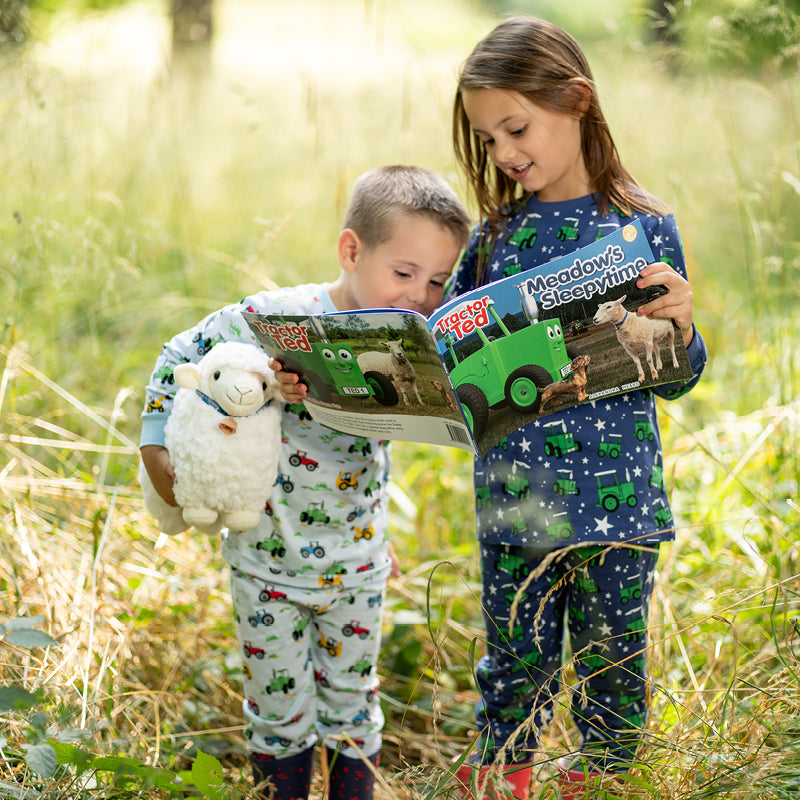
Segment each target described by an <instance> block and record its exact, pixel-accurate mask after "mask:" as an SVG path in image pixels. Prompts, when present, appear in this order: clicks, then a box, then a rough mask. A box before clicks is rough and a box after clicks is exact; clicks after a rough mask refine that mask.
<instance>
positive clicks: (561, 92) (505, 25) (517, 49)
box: [453, 17, 668, 283]
mask: <svg viewBox="0 0 800 800" xmlns="http://www.w3.org/2000/svg"><path fill="white" fill-rule="evenodd" d="M465 89H503V90H506V91H514V92H518V93H519V94H521V95H523V96H524V97H526V98H527V99H528V100H530V101H531V102H532V103H535V104H536V105H538V106H541V107H542V108H545V109H547V110H549V111H555V112H560V113H568V114H581V147H582V151H583V158H584V161H585V163H586V169H587V170H588V172H589V180H590V183H591V185H592V187H593V188H594V191H595V193H596V195H597V202H598V207H599V210H600V213H601V214H605V213H606V212H607V211H608V209H609V206H611V205H614V206H616V207H617V208H619V209H620V210H621V211H623V212H625V213H630V211H631V210H632V209H636V210H638V211H643V212H646V213H652V214H664V213H666V212H667V211H668V209H667V208H666V206H664V205H662V204H661V203H660V202H659V201H658V200H656V199H655V198H653V197H650V196H649V195H648V194H647V193H646V192H644V191H643V190H642V189H641V187H640V186H639V184H638V183H637V182H636V180H635V179H634V178H633V176H632V175H631V174H630V173H629V172H628V171H627V170H626V169H625V167H623V166H622V162H621V161H620V158H619V154H618V152H617V148H616V145H615V144H614V140H613V138H612V137H611V131H610V130H609V127H608V123H607V122H606V119H605V117H604V116H603V112H602V110H601V109H600V102H599V100H598V97H597V92H596V89H595V84H594V78H593V77H592V71H591V68H590V67H589V63H588V61H587V60H586V56H585V55H584V54H583V51H582V50H581V48H580V46H579V45H578V43H577V42H576V41H575V40H574V39H573V38H572V37H571V36H570V35H569V34H568V33H567V32H566V31H564V30H562V29H561V28H559V27H558V26H557V25H553V24H552V23H550V22H547V21H545V20H541V19H537V18H535V17H514V18H511V19H507V20H505V21H504V22H501V23H500V24H499V25H498V26H497V27H496V28H495V29H494V30H493V31H492V32H491V33H490V34H489V35H488V36H486V37H485V38H484V39H483V40H481V41H480V42H478V44H477V45H476V46H475V49H474V50H473V51H472V53H471V54H470V55H469V56H468V57H467V59H466V61H465V62H464V63H463V64H462V66H461V72H460V75H459V80H458V87H457V90H456V97H455V104H454V108H453V143H454V147H455V153H456V158H457V159H458V161H459V163H460V164H461V166H462V167H463V168H464V172H465V173H466V176H467V180H468V182H469V185H470V188H471V189H472V191H473V192H474V193H475V199H476V201H477V204H478V210H479V212H480V217H481V219H482V220H485V223H486V224H485V225H484V227H483V231H484V233H483V235H484V236H485V238H486V240H485V241H484V242H481V246H480V247H479V264H478V283H480V277H481V272H482V271H483V266H484V264H485V263H488V256H489V253H490V252H491V249H492V247H493V245H494V242H495V240H496V239H497V237H498V235H499V232H500V230H501V229H502V227H503V224H504V222H505V220H506V219H507V218H508V217H510V216H512V215H513V214H514V213H515V212H516V211H517V210H518V209H519V208H520V206H521V205H522V204H524V203H525V202H526V201H527V199H528V197H529V195H528V194H527V193H526V192H524V191H523V190H522V189H521V187H520V185H519V183H517V181H514V180H512V179H510V178H509V177H508V176H507V175H505V174H504V173H503V172H502V171H501V170H499V169H498V168H497V167H495V166H494V164H492V162H491V159H490V158H489V157H488V156H487V154H486V148H485V147H484V145H483V143H482V142H481V141H480V139H479V138H478V137H477V136H476V135H475V134H474V133H473V132H472V129H471V127H470V124H469V119H468V118H467V115H466V112H465V111H464V102H463V97H462V92H463V90H465Z"/></svg>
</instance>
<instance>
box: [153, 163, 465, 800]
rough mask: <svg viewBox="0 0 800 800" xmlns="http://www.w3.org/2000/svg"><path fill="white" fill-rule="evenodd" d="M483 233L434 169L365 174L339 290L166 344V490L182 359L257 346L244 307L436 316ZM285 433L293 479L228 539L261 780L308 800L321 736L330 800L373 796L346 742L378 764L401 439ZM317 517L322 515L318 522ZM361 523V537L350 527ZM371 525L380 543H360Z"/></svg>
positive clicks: (288, 386)
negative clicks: (175, 373) (223, 347)
mask: <svg viewBox="0 0 800 800" xmlns="http://www.w3.org/2000/svg"><path fill="white" fill-rule="evenodd" d="M469 229H470V221H469V217H468V215H467V213H466V211H465V210H464V208H463V206H462V205H461V203H460V202H459V201H458V199H457V198H456V196H455V194H454V193H453V191H452V189H451V188H450V187H449V186H448V185H447V183H446V182H445V181H443V180H442V179H441V178H440V177H438V176H437V175H435V174H434V173H432V172H429V171H428V170H424V169H421V168H417V167H405V166H394V167H382V168H378V169H374V170H370V171H369V172H367V173H365V174H364V175H362V176H361V177H360V178H359V179H358V180H357V181H356V184H355V186H354V190H353V197H352V199H351V201H350V204H349V205H348V208H347V211H346V213H345V219H344V224H343V229H342V231H341V233H340V235H339V241H338V256H339V264H340V267H341V269H340V273H339V277H338V278H337V279H336V280H335V281H334V282H333V283H331V284H306V285H302V286H297V287H288V288H284V289H278V290H275V291H268V292H259V293H258V294H255V295H252V296H250V297H247V298H245V299H244V300H243V301H242V302H241V303H238V304H234V305H231V306H227V307H226V308H223V309H221V310H219V311H217V312H215V313H213V314H211V315H210V316H208V317H206V319H204V320H203V321H202V322H200V323H199V324H198V325H197V326H196V327H195V328H193V329H191V330H189V331H184V332H183V333H181V334H178V335H177V336H175V337H174V338H173V339H172V340H171V341H170V342H168V343H167V344H166V345H165V346H164V348H163V350H162V352H161V355H160V357H159V359H158V361H157V362H156V367H155V370H154V372H153V376H152V377H151V379H150V384H149V385H148V387H147V400H148V402H147V406H146V409H145V412H144V413H143V415H142V418H143V420H144V422H143V430H142V439H141V455H142V461H143V463H144V465H145V467H146V469H147V471H148V474H149V475H150V478H151V480H152V481H153V485H154V486H155V487H156V490H157V491H158V492H159V494H160V495H161V496H162V497H163V498H164V499H165V500H166V501H167V502H169V503H171V504H174V502H175V501H174V495H173V493H172V484H173V479H174V473H173V471H172V467H171V464H170V460H169V453H168V452H167V451H166V449H165V448H164V446H163V442H164V436H163V430H164V424H165V422H166V418H167V416H168V414H169V410H170V408H171V406H172V399H173V396H174V391H175V389H174V386H173V384H172V383H171V382H170V377H171V374H172V369H173V368H174V366H175V365H176V364H178V363H180V362H182V361H186V360H191V361H198V360H199V359H200V357H201V353H202V352H204V351H205V349H206V348H207V347H208V346H209V342H211V343H216V342H219V341H222V340H240V341H247V342H255V338H254V337H253V336H252V334H251V333H250V330H249V328H248V327H247V324H246V323H245V322H244V319H243V318H242V316H241V311H243V310H246V309H252V310H254V311H257V312H260V313H284V314H313V313H323V312H330V311H337V310H338V311H347V310H353V309H359V308H375V307H378V308H402V309H411V310H414V311H418V312H420V313H422V314H424V315H426V316H427V315H428V314H430V313H431V312H432V311H433V310H434V309H435V308H436V307H437V306H438V305H439V303H440V302H441V300H442V295H443V293H444V286H445V282H446V281H447V279H448V278H449V276H450V272H451V270H452V267H453V265H454V264H455V262H456V260H457V258H458V256H459V253H460V251H461V249H462V248H463V247H464V245H465V244H466V241H467V238H468V236H469ZM281 377H282V378H283V379H284V385H285V396H286V397H287V399H289V398H292V399H293V398H294V397H297V396H302V394H303V392H302V389H301V390H300V391H299V392H297V390H298V389H300V387H296V386H293V385H292V382H293V381H294V380H296V376H289V375H288V374H286V375H285V376H281ZM293 390H295V391H294V393H293ZM156 400H158V401H160V402H153V401H156ZM281 428H282V431H281V432H282V441H283V443H282V449H281V454H280V464H279V480H278V482H277V483H276V485H275V486H274V487H273V489H272V495H271V497H270V501H269V506H268V509H267V511H268V513H265V514H262V517H261V522H260V523H259V525H258V526H257V527H256V528H254V529H252V530H249V531H244V532H242V531H227V532H224V535H223V542H222V553H223V555H224V557H225V559H226V560H227V561H228V563H229V564H230V567H231V592H232V598H233V606H234V612H235V618H236V629H237V637H238V639H239V642H240V645H241V647H242V649H243V654H244V658H245V668H244V673H245V678H244V692H245V697H246V701H245V703H244V714H245V718H246V720H247V723H248V725H247V728H246V736H247V738H248V745H247V746H248V750H249V752H250V761H251V763H252V765H253V770H254V778H255V780H256V782H261V781H263V780H269V781H270V782H271V783H272V784H273V785H274V787H275V796H276V797H280V798H282V800H295V798H301V799H302V800H305V799H306V798H307V797H308V792H309V788H310V783H311V775H312V768H313V758H314V745H315V743H316V742H317V741H318V740H322V741H323V742H324V744H325V746H326V747H327V748H328V749H329V755H330V761H331V762H332V763H331V770H330V778H329V783H330V785H329V794H328V797H329V798H331V800H362V799H363V800H369V799H370V798H372V796H373V783H374V775H373V772H372V769H371V768H370V765H368V764H366V763H364V762H363V760H362V759H359V758H357V757H355V751H354V750H352V747H351V746H350V745H349V744H348V742H349V741H352V742H354V743H355V744H356V745H357V747H358V750H359V751H360V752H361V753H364V754H366V755H367V757H368V758H369V761H370V762H371V764H372V765H376V764H377V761H378V755H379V753H380V747H381V729H382V725H383V715H382V713H381V709H380V704H379V703H378V702H377V699H376V695H377V689H378V679H377V675H376V669H375V668H376V662H377V657H378V649H379V645H380V628H381V612H382V605H383V598H384V593H385V586H386V581H387V578H388V576H389V573H390V570H392V569H393V567H392V565H391V562H390V558H389V555H388V551H387V543H386V541H385V530H386V513H387V506H388V496H387V494H386V484H387V480H388V477H389V467H390V461H389V451H388V444H387V443H386V442H378V441H372V442H370V444H369V446H362V447H359V448H358V449H356V448H355V447H351V445H353V444H354V437H352V436H348V435H346V434H342V433H338V432H336V431H332V430H330V429H329V428H325V427H323V426H321V425H318V424H317V423H315V422H313V420H309V419H308V415H307V414H304V413H302V409H301V410H300V413H298V410H297V407H296V406H291V405H287V406H285V411H284V414H283V419H282V426H281ZM351 450H352V451H353V452H352V453H351V452H350V451H351ZM290 457H291V460H290ZM292 462H294V465H293V464H292ZM342 471H347V472H350V473H351V474H352V475H353V476H356V479H355V480H354V481H352V482H351V485H350V486H348V488H346V489H344V490H340V489H338V488H337V481H336V478H337V475H339V474H340V473H341V472H342ZM353 484H354V485H353ZM290 487H291V489H290ZM312 503H313V506H312ZM310 508H314V509H315V510H317V511H319V510H321V511H323V512H324V513H321V514H319V513H315V514H314V515H313V516H311V515H309V514H308V510H309V509H310ZM355 514H358V515H359V523H358V526H357V528H356V527H353V526H352V525H351V524H350V523H347V522H345V520H347V518H348V516H350V518H351V519H354V516H353V515H355ZM365 530H369V531H370V532H371V533H370V535H368V536H365V535H360V534H363V532H364V531H365ZM354 629H357V635H352V633H353V632H354ZM348 632H349V633H350V635H348Z"/></svg>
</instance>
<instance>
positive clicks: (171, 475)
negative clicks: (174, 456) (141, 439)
mask: <svg viewBox="0 0 800 800" xmlns="http://www.w3.org/2000/svg"><path fill="white" fill-rule="evenodd" d="M139 453H140V455H141V457H142V464H144V468H145V469H146V470H147V474H148V475H149V476H150V481H151V482H152V484H153V487H154V488H155V490H156V491H157V492H158V494H159V495H160V496H161V499H162V500H163V501H164V502H165V503H167V505H170V506H177V505H178V504H177V502H175V493H174V492H173V489H172V487H173V485H174V483H175V470H174V469H173V468H172V461H171V460H170V457H169V451H168V450H167V448H166V447H163V446H162V445H159V444H146V445H143V446H142V447H141V448H140V450H139Z"/></svg>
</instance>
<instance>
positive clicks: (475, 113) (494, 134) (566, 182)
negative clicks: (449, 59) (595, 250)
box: [462, 89, 593, 203]
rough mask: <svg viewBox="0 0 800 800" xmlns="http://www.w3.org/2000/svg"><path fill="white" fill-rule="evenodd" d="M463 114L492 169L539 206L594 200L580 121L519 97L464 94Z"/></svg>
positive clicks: (493, 91)
mask: <svg viewBox="0 0 800 800" xmlns="http://www.w3.org/2000/svg"><path fill="white" fill-rule="evenodd" d="M462 99H463V102H464V111H465V112H466V114H467V118H468V119H469V124H470V126H471V127H472V130H473V131H474V132H475V134H476V135H477V136H478V138H479V139H480V140H481V141H482V142H483V146H484V147H485V148H486V153H487V155H488V156H489V158H490V159H491V160H492V163H493V164H494V165H495V166H496V167H498V169H500V170H501V171H502V172H503V173H505V174H506V175H507V176H508V177H509V178H511V179H512V180H515V181H517V182H518V183H519V184H520V185H521V186H522V188H523V189H524V190H525V191H526V192H533V193H535V194H536V197H537V198H538V199H539V200H542V201H544V202H548V203H550V202H557V201H560V200H574V199H575V198H576V197H583V196H584V195H587V194H590V193H591V192H592V190H593V187H592V186H590V184H589V173H588V171H587V169H586V164H585V162H584V160H583V154H582V152H581V129H580V116H579V115H577V114H576V115H575V116H573V115H571V114H564V113H560V112H555V111H547V110H546V109H544V108H542V107H541V106H537V105H536V104H534V103H532V102H531V101H530V100H528V99H527V98H526V97H524V96H523V95H521V94H520V93H519V92H513V91H508V90H505V89H465V90H463V91H462Z"/></svg>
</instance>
